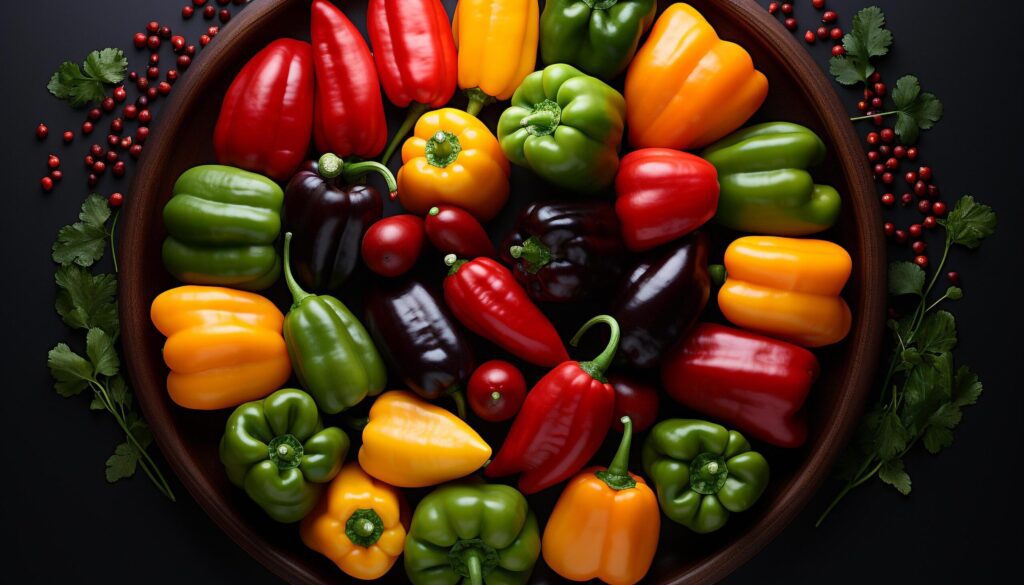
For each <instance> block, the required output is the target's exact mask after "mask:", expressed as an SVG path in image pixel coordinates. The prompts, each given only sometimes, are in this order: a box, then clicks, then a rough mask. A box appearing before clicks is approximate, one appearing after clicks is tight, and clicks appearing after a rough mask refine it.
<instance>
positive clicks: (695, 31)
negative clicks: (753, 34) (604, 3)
mask: <svg viewBox="0 0 1024 585" xmlns="http://www.w3.org/2000/svg"><path fill="white" fill-rule="evenodd" d="M624 93H625V97H626V121H627V124H626V126H627V127H628V128H629V142H630V144H632V145H633V146H634V147H635V148H647V147H664V148H675V149H679V150H683V149H688V148H697V147H701V146H705V145H708V144H711V143H712V142H714V141H716V140H718V139H719V138H722V137H723V136H725V135H726V134H729V133H730V132H732V131H733V130H735V129H737V128H739V127H740V126H742V125H743V123H744V122H746V121H747V120H748V119H749V118H750V116H752V115H753V114H754V112H756V111H757V109H758V108H760V107H761V104H762V103H764V99H765V97H767V96H768V78H767V77H765V76H764V74H762V73H761V72H760V71H757V70H756V69H754V62H753V60H751V58H750V54H749V53H747V51H746V50H745V49H743V47H741V46H739V45H737V44H736V43H730V42H727V41H723V40H721V39H719V38H718V33H716V32H715V29H714V28H712V27H711V25H710V24H709V23H708V21H707V20H705V19H704V16H702V15H701V13H699V12H697V10H696V9H695V8H693V7H692V6H690V5H689V4H683V3H676V4H673V5H671V6H669V7H668V8H666V9H665V11H664V12H663V13H662V14H661V16H660V17H659V18H658V20H657V22H655V23H654V27H653V28H652V29H651V34H650V36H649V37H648V38H647V42H646V43H644V45H643V47H641V48H640V50H639V51H637V54H636V57H634V58H633V62H632V63H631V64H630V66H629V71H628V72H627V74H626V87H625V92H624Z"/></svg>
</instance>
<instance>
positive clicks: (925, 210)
mask: <svg viewBox="0 0 1024 585" xmlns="http://www.w3.org/2000/svg"><path fill="white" fill-rule="evenodd" d="M917 210H918V211H919V212H921V213H922V214H924V215H928V214H929V213H931V211H932V202H931V201H928V200H927V199H922V200H920V201H918V202H917Z"/></svg>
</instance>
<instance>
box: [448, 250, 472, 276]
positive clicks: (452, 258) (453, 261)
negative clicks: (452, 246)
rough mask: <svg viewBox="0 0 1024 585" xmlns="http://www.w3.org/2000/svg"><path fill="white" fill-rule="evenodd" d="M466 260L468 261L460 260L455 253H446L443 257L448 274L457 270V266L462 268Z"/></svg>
mask: <svg viewBox="0 0 1024 585" xmlns="http://www.w3.org/2000/svg"><path fill="white" fill-rule="evenodd" d="M466 262H469V260H462V259H461V258H459V257H458V256H456V255H455V254H448V255H446V256H445V257H444V263H445V265H447V266H448V276H451V275H453V274H455V273H456V272H458V271H459V268H462V265H463V264H465V263H466Z"/></svg>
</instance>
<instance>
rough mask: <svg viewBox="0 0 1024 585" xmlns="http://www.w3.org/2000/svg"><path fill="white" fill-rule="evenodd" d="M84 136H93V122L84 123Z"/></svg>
mask: <svg viewBox="0 0 1024 585" xmlns="http://www.w3.org/2000/svg"><path fill="white" fill-rule="evenodd" d="M82 134H92V122H89V121H85V122H82Z"/></svg>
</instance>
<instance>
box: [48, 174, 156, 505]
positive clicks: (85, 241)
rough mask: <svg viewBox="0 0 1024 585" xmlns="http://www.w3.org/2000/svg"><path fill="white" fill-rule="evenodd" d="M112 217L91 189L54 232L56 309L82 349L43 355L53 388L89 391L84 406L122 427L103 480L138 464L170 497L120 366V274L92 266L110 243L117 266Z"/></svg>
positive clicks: (66, 392)
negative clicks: (73, 218) (79, 335)
mask: <svg viewBox="0 0 1024 585" xmlns="http://www.w3.org/2000/svg"><path fill="white" fill-rule="evenodd" d="M116 221H117V216H116V215H115V216H113V219H111V212H110V208H109V207H108V206H107V202H106V199H105V198H103V197H102V196H100V195H96V194H93V195H90V196H89V197H88V198H87V199H86V200H85V202H84V203H83V204H82V211H81V213H79V215H78V221H77V222H75V223H73V224H71V225H68V226H64V227H63V228H61V229H60V231H59V232H58V234H57V241H56V242H54V244H53V260H54V262H56V263H57V264H59V265H60V266H59V267H58V268H57V272H56V274H55V277H54V280H55V281H56V283H57V301H56V310H57V314H59V315H60V316H61V319H63V320H64V323H65V324H67V325H68V326H69V327H71V328H72V329H78V330H84V331H85V332H86V335H85V355H82V354H80V353H77V352H75V351H74V350H72V349H71V347H70V346H69V345H68V344H66V343H58V344H57V345H56V346H55V347H54V348H53V349H51V350H50V352H49V354H48V355H47V365H48V366H49V367H50V373H51V374H52V375H53V378H54V389H55V390H56V391H57V393H58V394H60V395H61V396H63V397H65V398H68V397H71V396H78V395H79V394H81V393H82V392H84V391H86V390H92V401H91V402H90V404H89V408H90V409H91V410H105V411H107V412H109V413H110V414H111V416H113V417H114V420H115V421H116V422H117V424H118V426H119V427H121V430H122V431H123V432H124V434H125V440H124V442H122V443H120V444H119V445H117V447H115V449H114V453H113V455H111V456H110V457H109V458H108V459H107V461H106V477H107V481H109V482H115V481H118V480H120V479H124V478H126V477H131V476H132V475H134V474H135V471H136V469H138V468H141V469H142V471H143V473H145V474H146V476H148V477H149V479H150V480H151V481H152V482H153V484H154V485H156V487H157V489H159V490H160V492H161V493H162V494H164V495H165V496H167V498H169V499H170V500H172V501H173V500H174V493H173V492H172V491H171V488H170V485H168V483H167V480H166V478H164V475H163V474H162V473H161V472H160V469H159V468H158V467H157V465H156V462H154V461H153V459H152V457H150V455H149V453H148V452H147V451H146V449H147V448H148V447H149V445H150V443H152V435H151V434H150V432H149V427H148V426H147V425H146V423H145V421H143V420H142V418H141V417H140V416H139V415H138V413H136V411H135V409H134V401H133V400H132V394H131V391H130V390H129V388H128V384H127V382H126V381H125V378H124V376H123V375H122V374H121V371H120V369H121V360H120V358H119V356H118V353H117V337H118V334H119V332H120V322H119V320H118V314H117V277H116V276H115V275H114V274H105V273H100V274H94V273H93V271H92V269H91V267H92V266H93V265H94V264H95V263H96V262H97V261H99V260H100V259H101V258H102V257H103V255H104V250H105V249H106V247H107V245H108V243H109V245H110V250H111V257H112V259H113V260H114V269H115V271H116V269H117V268H116V258H114V257H113V250H114V245H113V243H114V227H115V223H116ZM108 222H109V223H110V228H109V229H108V228H107V224H108Z"/></svg>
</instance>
